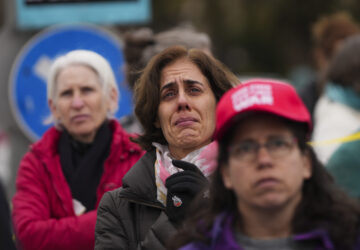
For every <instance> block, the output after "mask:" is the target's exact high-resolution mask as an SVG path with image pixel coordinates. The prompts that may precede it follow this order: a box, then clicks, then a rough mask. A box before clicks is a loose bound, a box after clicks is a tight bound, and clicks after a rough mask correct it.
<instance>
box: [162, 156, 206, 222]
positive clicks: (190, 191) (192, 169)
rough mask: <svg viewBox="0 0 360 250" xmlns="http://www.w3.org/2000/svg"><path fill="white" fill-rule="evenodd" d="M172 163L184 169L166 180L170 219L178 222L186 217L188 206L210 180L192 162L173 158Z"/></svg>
mask: <svg viewBox="0 0 360 250" xmlns="http://www.w3.org/2000/svg"><path fill="white" fill-rule="evenodd" d="M172 164H173V165H174V166H175V167H178V168H181V169H183V170H184V171H181V172H179V173H176V174H173V175H171V176H169V177H168V178H167V179H166V181H165V186H166V188H167V197H166V213H167V215H168V217H169V220H170V221H172V222H175V223H178V222H180V221H182V220H183V219H184V218H185V213H186V209H187V207H188V206H189V205H190V203H191V201H192V200H193V199H194V197H195V196H196V195H197V194H198V193H199V192H200V191H202V190H203V189H204V187H205V186H206V185H207V184H208V180H207V179H206V177H205V176H204V175H203V173H202V172H201V171H200V169H198V168H197V167H196V166H195V165H194V164H192V163H189V162H186V161H179V160H173V161H172Z"/></svg>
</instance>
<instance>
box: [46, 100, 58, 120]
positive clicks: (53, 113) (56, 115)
mask: <svg viewBox="0 0 360 250" xmlns="http://www.w3.org/2000/svg"><path fill="white" fill-rule="evenodd" d="M48 104H49V107H50V111H51V113H52V115H53V116H54V117H55V118H56V119H59V113H58V111H57V108H56V105H55V103H54V101H53V100H48Z"/></svg>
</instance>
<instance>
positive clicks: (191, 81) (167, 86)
mask: <svg viewBox="0 0 360 250" xmlns="http://www.w3.org/2000/svg"><path fill="white" fill-rule="evenodd" d="M183 82H184V83H185V85H193V84H200V85H202V86H204V84H203V83H202V82H199V81H196V80H190V79H185V80H184V81H183ZM174 85H175V82H168V83H166V84H165V85H164V86H162V87H161V88H160V92H162V91H163V90H164V89H168V88H171V87H173V86H174Z"/></svg>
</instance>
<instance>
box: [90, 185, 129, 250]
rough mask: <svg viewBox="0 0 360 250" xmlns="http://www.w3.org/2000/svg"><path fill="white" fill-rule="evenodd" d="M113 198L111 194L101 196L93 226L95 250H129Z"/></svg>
mask: <svg viewBox="0 0 360 250" xmlns="http://www.w3.org/2000/svg"><path fill="white" fill-rule="evenodd" d="M117 211H118V208H117V206H116V200H115V196H114V195H113V193H112V192H107V193H105V194H104V195H103V197H102V199H101V201H100V204H99V207H98V210H97V220H96V226H95V250H101V249H107V250H110V249H119V250H120V249H124V250H128V249H130V246H129V242H128V238H127V236H126V232H125V230H124V227H123V224H122V221H121V218H120V217H119V216H118V213H117Z"/></svg>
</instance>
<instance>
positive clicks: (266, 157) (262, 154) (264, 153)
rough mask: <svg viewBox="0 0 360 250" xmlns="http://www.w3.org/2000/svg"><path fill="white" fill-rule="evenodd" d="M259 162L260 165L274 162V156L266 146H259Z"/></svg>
mask: <svg viewBox="0 0 360 250" xmlns="http://www.w3.org/2000/svg"><path fill="white" fill-rule="evenodd" d="M257 162H258V165H259V166H265V165H268V164H270V163H271V162H272V157H271V155H270V152H269V151H268V150H267V148H266V147H264V146H262V147H260V148H259V150H258V152H257Z"/></svg>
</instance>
